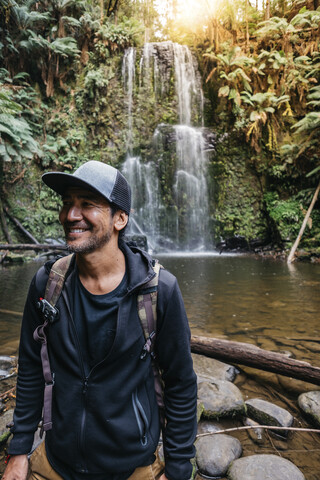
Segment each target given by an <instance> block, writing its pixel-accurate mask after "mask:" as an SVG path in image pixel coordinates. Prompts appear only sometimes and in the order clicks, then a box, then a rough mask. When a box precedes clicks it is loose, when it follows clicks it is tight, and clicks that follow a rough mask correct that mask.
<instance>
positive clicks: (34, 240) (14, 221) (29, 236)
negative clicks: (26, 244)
mask: <svg viewBox="0 0 320 480" xmlns="http://www.w3.org/2000/svg"><path fill="white" fill-rule="evenodd" d="M4 211H5V213H6V214H7V215H8V217H9V218H10V220H11V221H12V222H13V223H14V224H15V225H16V226H17V227H18V228H19V230H21V232H22V233H24V234H25V235H26V236H27V237H28V238H29V239H30V240H31V242H33V243H35V244H39V242H38V240H37V239H36V238H34V236H33V235H31V233H30V232H28V230H27V229H26V228H24V226H23V225H22V224H21V223H20V222H19V220H17V219H16V218H15V217H14V216H13V215H11V213H10V212H9V209H8V207H5V208H4Z"/></svg>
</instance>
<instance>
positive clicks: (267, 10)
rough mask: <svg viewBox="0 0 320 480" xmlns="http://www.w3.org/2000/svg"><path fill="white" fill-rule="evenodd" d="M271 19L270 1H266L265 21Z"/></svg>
mask: <svg viewBox="0 0 320 480" xmlns="http://www.w3.org/2000/svg"><path fill="white" fill-rule="evenodd" d="M269 19H270V0H266V14H265V20H269Z"/></svg>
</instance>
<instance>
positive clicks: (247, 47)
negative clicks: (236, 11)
mask: <svg viewBox="0 0 320 480" xmlns="http://www.w3.org/2000/svg"><path fill="white" fill-rule="evenodd" d="M245 18H246V40H245V51H246V52H248V50H249V21H248V0H246V6H245Z"/></svg>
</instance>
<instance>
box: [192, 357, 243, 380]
mask: <svg viewBox="0 0 320 480" xmlns="http://www.w3.org/2000/svg"><path fill="white" fill-rule="evenodd" d="M192 359H193V368H194V371H195V372H196V374H197V376H198V380H199V381H202V380H203V379H205V380H210V381H211V380H215V379H216V378H218V379H219V380H228V381H229V382H233V381H234V379H235V378H236V376H237V373H238V370H237V369H236V368H235V367H233V366H232V365H227V364H226V363H222V362H219V360H215V359H214V358H209V357H205V356H204V355H197V354H195V353H193V354H192Z"/></svg>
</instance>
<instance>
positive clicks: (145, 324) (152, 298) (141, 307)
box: [138, 260, 162, 353]
mask: <svg viewBox="0 0 320 480" xmlns="http://www.w3.org/2000/svg"><path fill="white" fill-rule="evenodd" d="M161 267H162V266H161V265H160V263H159V261H158V260H155V263H154V265H153V267H152V268H153V270H154V272H155V276H154V277H153V278H152V279H151V280H150V281H149V282H148V283H146V284H145V285H144V286H143V288H142V289H141V290H140V292H139V295H138V315H139V318H140V322H141V325H142V329H143V334H144V337H145V339H146V341H147V340H148V338H150V336H151V335H153V336H155V335H156V331H157V299H158V283H159V272H160V268H161ZM150 353H151V352H150Z"/></svg>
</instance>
